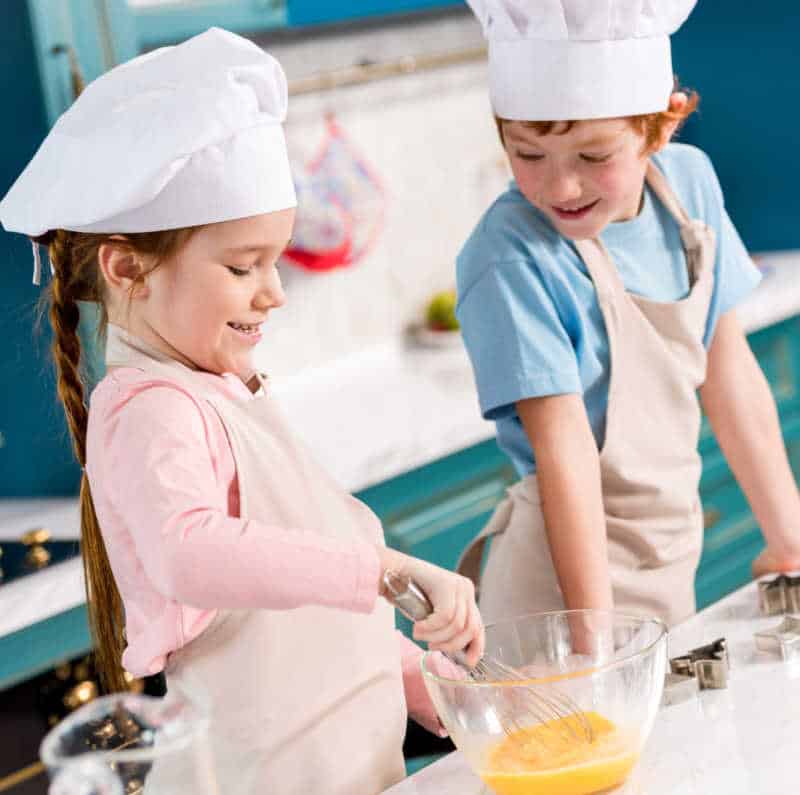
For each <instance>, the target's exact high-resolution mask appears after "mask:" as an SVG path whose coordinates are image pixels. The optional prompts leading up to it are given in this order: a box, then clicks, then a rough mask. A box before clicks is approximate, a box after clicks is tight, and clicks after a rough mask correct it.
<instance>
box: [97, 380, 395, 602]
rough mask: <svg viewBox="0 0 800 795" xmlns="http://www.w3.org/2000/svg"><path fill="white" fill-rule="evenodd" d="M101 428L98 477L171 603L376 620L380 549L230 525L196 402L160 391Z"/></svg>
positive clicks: (138, 399)
mask: <svg viewBox="0 0 800 795" xmlns="http://www.w3.org/2000/svg"><path fill="white" fill-rule="evenodd" d="M123 391H124V390H123ZM101 422H102V432H101V433H102V437H103V438H102V444H103V446H104V453H103V456H102V464H103V467H102V472H101V473H96V474H97V475H101V482H102V488H103V489H104V490H105V493H106V495H107V497H108V500H109V502H110V504H111V506H112V508H113V510H114V511H115V512H117V513H118V514H119V515H120V516H121V517H123V520H122V521H123V524H124V526H125V527H126V528H127V529H128V530H129V532H130V533H131V535H132V540H133V543H134V546H135V550H136V553H137V556H138V558H139V560H140V562H141V564H142V567H143V568H144V572H145V574H146V575H147V577H149V578H150V580H151V581H152V583H153V584H154V585H155V587H156V588H157V589H158V590H159V591H161V592H162V593H163V594H164V595H165V596H166V597H167V598H171V599H174V600H176V601H178V602H180V603H183V604H186V605H189V606H193V607H198V608H231V609H235V608H248V607H264V608H270V609H277V610H285V609H291V608H295V607H301V606H303V605H312V604H313V605H325V606H330V607H339V608H344V609H346V610H352V611H356V612H363V613H369V612H371V610H372V609H373V607H374V604H375V601H376V599H377V598H378V579H379V576H380V564H379V561H378V555H377V551H376V550H375V548H374V547H373V546H372V545H371V544H369V543H365V542H358V541H353V542H352V543H351V544H349V545H347V546H343V545H342V543H341V542H340V541H335V540H333V539H327V538H325V537H324V536H322V535H318V534H316V533H314V532H308V531H300V530H296V529H292V528H287V527H276V526H269V525H265V524H261V523H259V522H256V521H252V520H246V519H238V518H234V517H231V516H228V515H227V504H226V501H225V499H224V498H223V492H224V489H221V488H220V483H219V481H218V479H217V477H216V473H215V469H214V463H213V460H212V457H211V450H210V448H209V444H208V441H207V439H208V430H209V429H208V427H207V424H206V423H207V420H206V417H205V416H204V414H203V411H202V410H201V408H200V406H199V405H198V404H197V403H196V402H195V398H194V397H192V395H191V394H189V393H188V392H185V391H184V390H182V389H181V388H180V387H178V386H177V385H173V384H170V383H169V382H166V381H165V382H155V383H154V382H150V383H149V384H148V385H147V386H146V387H145V388H143V389H141V390H140V391H138V392H135V393H134V394H133V396H132V397H131V398H130V399H127V400H124V401H120V400H117V401H114V404H113V406H112V408H111V411H110V412H109V413H108V415H107V416H105V417H104V418H102V420H101ZM91 479H92V480H95V479H96V478H91Z"/></svg>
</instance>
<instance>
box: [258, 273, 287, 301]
mask: <svg viewBox="0 0 800 795" xmlns="http://www.w3.org/2000/svg"><path fill="white" fill-rule="evenodd" d="M270 270H271V272H270V273H269V274H268V275H267V277H266V278H265V279H264V281H263V282H262V283H261V285H260V286H259V289H258V291H257V292H256V294H255V296H254V297H253V304H254V306H255V307H256V308H257V309H262V310H263V309H275V308H277V307H279V306H283V305H284V304H285V303H286V293H285V292H284V289H283V284H281V277H280V275H279V274H278V270H277V268H271V269H270Z"/></svg>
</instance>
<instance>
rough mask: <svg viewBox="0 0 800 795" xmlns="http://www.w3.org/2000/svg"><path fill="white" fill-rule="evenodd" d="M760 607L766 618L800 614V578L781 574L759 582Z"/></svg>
mask: <svg viewBox="0 0 800 795" xmlns="http://www.w3.org/2000/svg"><path fill="white" fill-rule="evenodd" d="M758 606H759V609H760V610H761V612H762V614H763V615H765V616H778V615H781V614H782V613H800V576H793V575H791V574H779V575H778V576H777V577H773V578H772V579H770V580H759V582H758Z"/></svg>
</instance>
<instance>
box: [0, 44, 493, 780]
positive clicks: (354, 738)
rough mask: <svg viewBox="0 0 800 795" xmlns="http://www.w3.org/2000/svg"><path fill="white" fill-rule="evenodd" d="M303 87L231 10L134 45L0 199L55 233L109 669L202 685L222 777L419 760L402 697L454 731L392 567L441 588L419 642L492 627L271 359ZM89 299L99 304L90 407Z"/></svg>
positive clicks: (73, 416) (61, 328)
mask: <svg viewBox="0 0 800 795" xmlns="http://www.w3.org/2000/svg"><path fill="white" fill-rule="evenodd" d="M285 105H286V83H285V78H284V75H283V72H282V70H281V68H280V66H279V65H278V63H277V62H276V61H275V60H274V59H273V58H271V57H270V56H269V55H267V54H266V53H264V52H263V51H262V50H261V49H260V48H258V47H257V46H255V45H254V44H252V43H250V42H248V41H247V40H245V39H242V38H240V37H238V36H235V35H233V34H230V33H227V32H225V31H222V30H218V29H211V30H209V31H207V32H206V33H204V34H202V35H200V36H197V37H195V38H193V39H190V40H189V41H187V42H185V43H183V44H181V45H179V46H176V47H170V48H164V49H161V50H157V51H155V52H152V53H149V54H148V55H144V56H141V57H139V58H136V59H134V60H133V61H131V62H130V63H128V64H125V65H123V66H120V67H117V68H116V69H113V70H112V71H111V72H109V73H107V74H106V75H104V76H102V77H100V78H99V79H98V80H96V81H95V82H94V83H93V84H92V85H90V86H89V87H88V88H87V89H86V90H85V92H84V93H83V94H82V95H81V96H80V97H79V99H78V100H77V101H76V102H75V104H74V105H73V107H72V108H70V109H69V110H68V111H67V112H66V113H65V114H64V115H63V116H62V117H61V119H60V120H59V121H58V123H57V124H56V125H55V127H54V128H53V130H52V131H51V133H50V135H49V136H48V137H47V139H46V140H45V142H44V144H43V145H42V147H41V149H40V150H39V152H38V153H37V154H36V156H35V157H34V159H33V161H32V162H31V163H30V164H29V166H28V167H27V168H26V170H25V171H24V173H23V174H22V175H21V177H20V178H19V179H18V181H17V182H16V184H15V185H14V186H13V188H12V189H11V191H10V192H9V194H8V195H7V196H6V198H5V199H4V201H3V203H2V205H0V217H1V218H2V221H3V224H4V225H5V227H6V228H7V229H9V230H14V231H20V232H24V233H26V234H28V235H30V236H32V237H33V238H34V239H35V240H36V241H37V244H38V243H44V244H46V245H47V246H48V251H49V255H50V262H51V265H52V269H53V279H52V308H51V312H50V316H51V319H52V323H53V329H54V332H55V339H54V345H53V351H54V355H55V359H56V364H57V367H58V374H59V380H58V390H59V394H60V396H61V399H62V400H63V402H64V406H65V410H66V415H67V420H68V422H69V426H70V429H71V432H72V436H73V440H74V447H75V452H76V455H77V457H78V460H79V461H80V463H81V466H82V467H84V468H85V477H84V478H83V481H82V484H81V506H82V548H83V555H84V565H85V571H86V585H87V595H88V601H89V608H90V616H91V621H92V625H93V628H94V631H95V636H96V640H97V644H98V654H99V658H100V662H101V665H102V670H103V673H104V676H105V679H106V680H107V682H108V684H109V685H110V686H111V687H112V688H120V687H121V686H122V673H123V670H122V669H123V666H124V668H125V669H126V670H127V671H129V672H130V673H132V674H133V675H134V676H145V675H147V674H153V673H156V672H158V671H161V670H164V671H165V672H166V679H167V686H168V689H171V688H173V687H175V688H180V689H182V690H183V691H184V692H186V693H187V694H188V695H189V696H192V697H194V698H195V699H197V700H198V701H200V702H202V703H204V704H205V705H206V706H207V708H208V710H209V712H210V716H211V744H212V747H213V749H214V762H215V767H216V773H217V777H218V780H219V785H220V789H221V791H222V792H225V793H254V794H255V793H259V794H260V793H264V792H266V791H274V792H281V793H310V792H325V793H341V794H342V795H345V794H348V795H362V794H363V793H377V792H380V791H382V790H383V789H384V788H386V787H388V786H390V785H392V784H393V783H395V782H396V781H398V780H399V779H400V778H402V776H403V759H402V753H401V746H402V740H403V732H404V727H405V719H406V706H408V708H409V709H410V710H411V712H412V714H413V715H414V716H415V717H417V719H418V720H421V721H422V722H423V723H424V724H425V725H426V726H428V727H430V728H431V729H432V730H437V727H438V723H437V720H436V717H435V713H434V711H433V708H432V705H431V703H430V702H429V701H428V699H427V696H426V694H425V690H424V686H423V683H422V681H421V675H420V672H419V666H418V660H419V655H420V649H419V648H418V647H416V646H415V644H413V643H410V642H408V641H406V640H404V639H403V638H402V637H398V635H397V634H396V633H395V632H394V630H393V610H392V608H391V606H390V605H389V604H388V602H386V601H383V600H380V599H378V596H379V583H380V582H381V578H382V574H383V572H385V571H386V570H388V569H394V570H397V569H399V570H401V571H402V572H405V573H407V574H410V575H411V576H412V577H414V578H415V579H417V580H418V581H419V582H420V584H421V585H422V587H423V588H424V589H425V590H426V591H427V592H428V594H429V596H430V598H431V601H432V603H433V605H434V612H433V614H432V615H431V616H430V618H429V619H428V620H426V621H424V622H421V623H420V624H417V626H416V629H415V633H416V637H417V638H419V639H420V640H426V641H428V642H429V643H430V644H432V646H433V647H435V648H441V649H456V648H459V647H466V648H467V652H468V656H469V659H470V660H471V661H473V662H474V661H476V660H477V659H478V657H479V656H480V654H481V653H482V648H483V634H482V627H481V623H480V617H479V615H478V613H477V608H476V606H475V602H474V597H473V590H472V585H471V583H469V582H468V581H467V580H465V579H464V578H463V577H460V576H458V575H455V574H452V573H450V572H446V571H444V570H442V569H439V568H437V567H435V566H432V565H429V564H426V563H423V562H421V561H418V560H414V559H412V558H409V557H407V556H404V555H401V554H400V553H397V552H394V551H392V550H389V549H386V547H385V546H384V544H383V536H382V531H381V527H380V524H379V522H378V520H377V518H376V517H375V516H374V515H373V514H372V513H371V512H370V511H369V510H368V509H367V507H366V506H365V505H363V504H361V503H359V502H358V501H357V500H355V499H353V498H352V497H350V496H349V495H347V494H345V493H344V492H342V490H341V489H339V488H338V487H337V486H336V485H335V484H334V482H333V481H332V479H331V478H330V477H329V476H328V475H327V474H326V473H325V472H323V471H322V470H321V469H320V468H319V467H318V465H317V464H316V463H315V462H314V460H313V459H312V458H311V456H310V455H309V454H308V453H307V451H306V450H304V449H303V447H302V446H301V445H300V444H299V443H298V442H297V441H296V440H295V439H294V438H293V437H292V435H291V434H290V432H289V431H288V429H287V428H286V426H285V424H284V421H283V419H282V418H281V416H280V414H279V413H278V411H277V410H276V408H275V406H274V405H273V403H272V400H271V399H270V397H269V394H268V390H267V387H266V384H265V381H264V378H263V376H261V375H260V374H259V373H257V372H255V370H254V367H253V363H252V356H253V350H254V345H255V344H256V343H257V342H258V341H259V340H260V339H261V335H262V333H263V325H264V323H265V321H266V319H267V318H268V315H269V313H270V311H271V310H273V309H276V308H278V307H280V306H281V305H282V304H283V303H284V300H285V296H284V293H283V291H282V288H281V283H280V278H279V276H278V273H277V270H276V262H277V259H278V257H279V255H280V253H281V251H282V250H283V248H284V247H285V246H286V245H287V243H288V242H289V238H290V235H291V229H292V223H293V220H294V206H295V196H294V188H293V184H292V179H291V174H290V171H289V165H288V159H287V154H286V148H285V144H284V140H283V132H282V128H281V121H282V120H283V118H284V115H285ZM35 249H36V246H35ZM37 276H38V268H37ZM79 300H90V301H96V302H98V303H99V304H100V307H101V311H102V313H103V323H104V325H106V321H107V348H106V363H107V367H108V373H107V375H106V377H105V378H104V379H103V380H102V382H101V383H100V384H99V385H98V386H97V388H96V389H95V391H94V392H93V394H92V398H91V407H90V410H89V412H88V416H87V410H86V408H85V407H84V403H83V386H82V383H81V379H80V376H79V374H78V368H79V364H80V343H79V339H78V335H77V327H78V319H79V310H78V304H77V301H79ZM95 512H96V513H95ZM101 528H102V531H101ZM123 649H124V651H123ZM404 688H405V696H404ZM159 791H162V790H159ZM163 791H168V792H171V791H172V790H170V789H167V790H163ZM175 791H178V790H175Z"/></svg>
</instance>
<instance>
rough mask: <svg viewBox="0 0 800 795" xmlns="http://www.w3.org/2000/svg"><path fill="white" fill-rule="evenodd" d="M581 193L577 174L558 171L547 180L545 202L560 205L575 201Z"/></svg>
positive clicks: (581, 189)
mask: <svg viewBox="0 0 800 795" xmlns="http://www.w3.org/2000/svg"><path fill="white" fill-rule="evenodd" d="M582 193H583V188H582V187H581V183H580V179H579V178H578V176H577V174H574V173H571V172H568V171H560V172H557V173H553V174H551V176H550V179H549V180H548V185H547V194H546V195H547V200H548V203H549V204H551V205H552V204H555V205H561V204H566V203H567V202H571V201H575V199H578V198H580V196H581V194H582Z"/></svg>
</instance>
